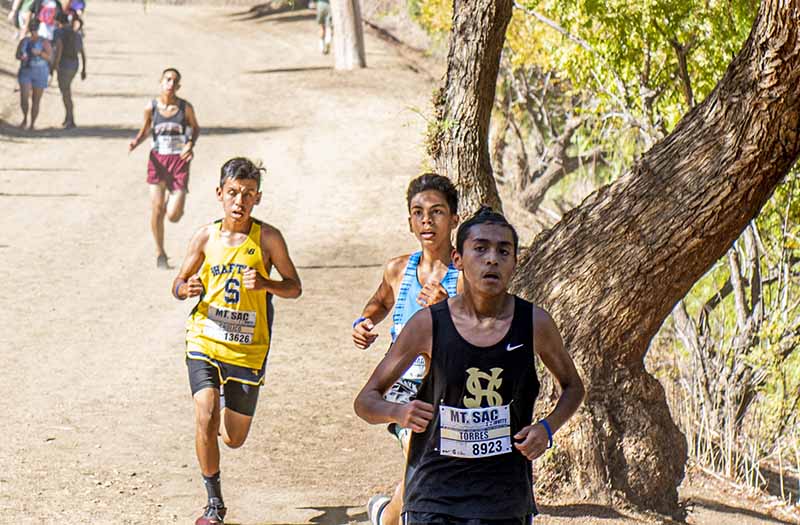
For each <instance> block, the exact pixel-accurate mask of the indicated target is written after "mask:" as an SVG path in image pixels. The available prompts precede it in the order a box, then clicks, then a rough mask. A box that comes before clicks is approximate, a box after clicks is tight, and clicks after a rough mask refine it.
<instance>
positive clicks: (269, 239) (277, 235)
mask: <svg viewBox="0 0 800 525" xmlns="http://www.w3.org/2000/svg"><path fill="white" fill-rule="evenodd" d="M261 253H262V256H263V259H264V260H265V261H266V260H271V261H272V264H273V265H274V266H275V269H276V270H278V273H279V274H280V275H281V280H280V281H276V280H274V279H270V278H269V276H264V275H261V274H260V273H258V272H257V271H256V270H255V268H248V269H247V270H246V271H245V275H244V281H245V287H246V288H248V289H252V290H266V291H268V292H269V293H271V294H273V295H277V296H278V297H283V298H284V299H296V298H297V297H300V294H302V293H303V285H302V284H301V283H300V276H299V275H297V268H295V266H294V263H293V262H292V258H291V257H290V256H289V248H287V246H286V241H285V240H283V235H281V232H280V231H279V230H278V229H277V228H273V227H271V226H268V225H266V224H265V225H264V226H263V227H262V228H261Z"/></svg>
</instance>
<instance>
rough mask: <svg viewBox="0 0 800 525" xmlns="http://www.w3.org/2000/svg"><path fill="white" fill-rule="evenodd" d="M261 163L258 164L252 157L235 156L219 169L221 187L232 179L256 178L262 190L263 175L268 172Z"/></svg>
mask: <svg viewBox="0 0 800 525" xmlns="http://www.w3.org/2000/svg"><path fill="white" fill-rule="evenodd" d="M266 172H267V170H266V169H264V168H263V167H262V166H261V164H260V163H259V164H256V163H255V162H253V161H252V160H250V159H246V158H244V157H234V158H232V159H230V160H228V161H227V162H225V164H223V165H222V168H221V169H220V170H219V187H220V188H221V187H223V186H224V185H225V181H226V180H228V179H231V180H243V179H244V180H254V181H256V182H257V183H258V189H259V191H260V190H261V175H262V173H266Z"/></svg>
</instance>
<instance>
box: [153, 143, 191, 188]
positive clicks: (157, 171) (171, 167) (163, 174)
mask: <svg viewBox="0 0 800 525" xmlns="http://www.w3.org/2000/svg"><path fill="white" fill-rule="evenodd" d="M189 162H190V161H188V160H182V159H181V156H180V155H161V154H160V153H156V152H155V151H154V150H150V159H149V160H148V161H147V183H148V184H159V183H161V182H163V183H165V184H166V185H167V189H168V190H169V191H177V190H183V191H185V192H187V193H188V192H189Z"/></svg>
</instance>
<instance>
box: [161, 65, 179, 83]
mask: <svg viewBox="0 0 800 525" xmlns="http://www.w3.org/2000/svg"><path fill="white" fill-rule="evenodd" d="M170 71H172V72H173V73H175V76H176V77H178V78H177V80H178V82H180V81H181V72H180V71H178V70H177V69H175V68H174V67H168V68H167V69H165V70H164V71H162V72H161V78H164V75H166V74H167V73H169V72H170Z"/></svg>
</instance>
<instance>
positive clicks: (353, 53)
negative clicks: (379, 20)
mask: <svg viewBox="0 0 800 525" xmlns="http://www.w3.org/2000/svg"><path fill="white" fill-rule="evenodd" d="M331 17H332V18H333V58H334V67H335V68H336V69H340V70H350V69H355V68H362V67H367V59H366V54H365V52H364V24H363V23H362V21H361V4H360V1H359V0H331Z"/></svg>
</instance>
